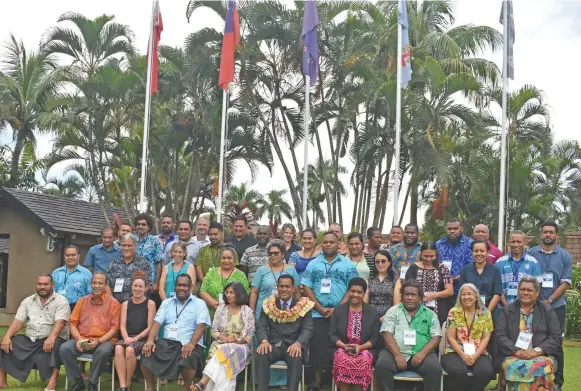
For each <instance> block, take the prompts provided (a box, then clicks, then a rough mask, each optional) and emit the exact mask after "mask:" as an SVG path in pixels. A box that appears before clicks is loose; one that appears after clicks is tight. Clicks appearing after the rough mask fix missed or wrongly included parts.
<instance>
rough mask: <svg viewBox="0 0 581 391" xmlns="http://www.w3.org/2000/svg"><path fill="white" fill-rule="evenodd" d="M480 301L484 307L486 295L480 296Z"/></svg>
mask: <svg viewBox="0 0 581 391" xmlns="http://www.w3.org/2000/svg"><path fill="white" fill-rule="evenodd" d="M480 300H481V301H482V304H484V305H486V295H480Z"/></svg>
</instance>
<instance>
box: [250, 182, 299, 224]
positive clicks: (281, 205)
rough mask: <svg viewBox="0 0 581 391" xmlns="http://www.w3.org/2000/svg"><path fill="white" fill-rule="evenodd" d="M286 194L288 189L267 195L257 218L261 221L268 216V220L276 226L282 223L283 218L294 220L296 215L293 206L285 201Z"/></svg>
mask: <svg viewBox="0 0 581 391" xmlns="http://www.w3.org/2000/svg"><path fill="white" fill-rule="evenodd" d="M286 193H287V190H286V189H282V190H271V191H269V192H268V193H266V195H265V196H264V200H262V201H261V202H260V205H259V206H258V210H257V211H256V216H257V217H258V218H259V219H260V218H262V216H264V215H266V217H267V218H268V220H269V221H270V222H272V224H274V225H277V224H278V223H281V222H282V217H283V216H284V217H286V218H287V219H288V220H292V218H293V215H294V213H293V210H292V208H291V206H290V205H289V204H288V202H286V201H285V199H284V195H285V194H286Z"/></svg>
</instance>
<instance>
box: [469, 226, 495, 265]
mask: <svg viewBox="0 0 581 391" xmlns="http://www.w3.org/2000/svg"><path fill="white" fill-rule="evenodd" d="M472 238H473V239H474V240H485V241H486V242H487V243H488V246H489V247H490V250H489V251H488V258H487V259H486V261H487V262H488V263H491V264H494V263H495V262H496V261H497V260H498V259H499V258H500V257H502V255H503V252H502V250H500V249H499V248H498V247H496V246H495V245H494V244H492V241H491V240H490V231H489V230H488V227H487V226H486V225H485V224H476V226H475V227H474V234H473V235H472Z"/></svg>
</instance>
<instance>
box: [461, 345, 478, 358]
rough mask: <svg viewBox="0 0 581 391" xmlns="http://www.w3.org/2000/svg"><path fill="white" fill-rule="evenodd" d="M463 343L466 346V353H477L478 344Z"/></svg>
mask: <svg viewBox="0 0 581 391" xmlns="http://www.w3.org/2000/svg"><path fill="white" fill-rule="evenodd" d="M462 345H463V347H464V353H466V354H468V355H472V354H476V345H474V343H472V342H464V343H463V344H462Z"/></svg>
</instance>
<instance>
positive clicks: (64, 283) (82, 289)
mask: <svg viewBox="0 0 581 391" xmlns="http://www.w3.org/2000/svg"><path fill="white" fill-rule="evenodd" d="M79 255H80V254H79V248H78V247H77V246H72V245H69V246H67V247H65V265H64V266H61V267H59V268H57V269H55V270H54V271H53V272H52V280H53V281H54V291H55V292H56V293H58V294H59V295H62V296H64V297H66V298H67V301H68V302H69V305H70V307H71V312H72V311H73V308H75V304H77V301H78V300H79V299H80V298H81V297H83V296H86V295H88V294H89V293H91V292H92V290H91V278H92V275H91V272H90V271H89V270H88V269H87V268H85V267H83V266H81V265H79Z"/></svg>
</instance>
